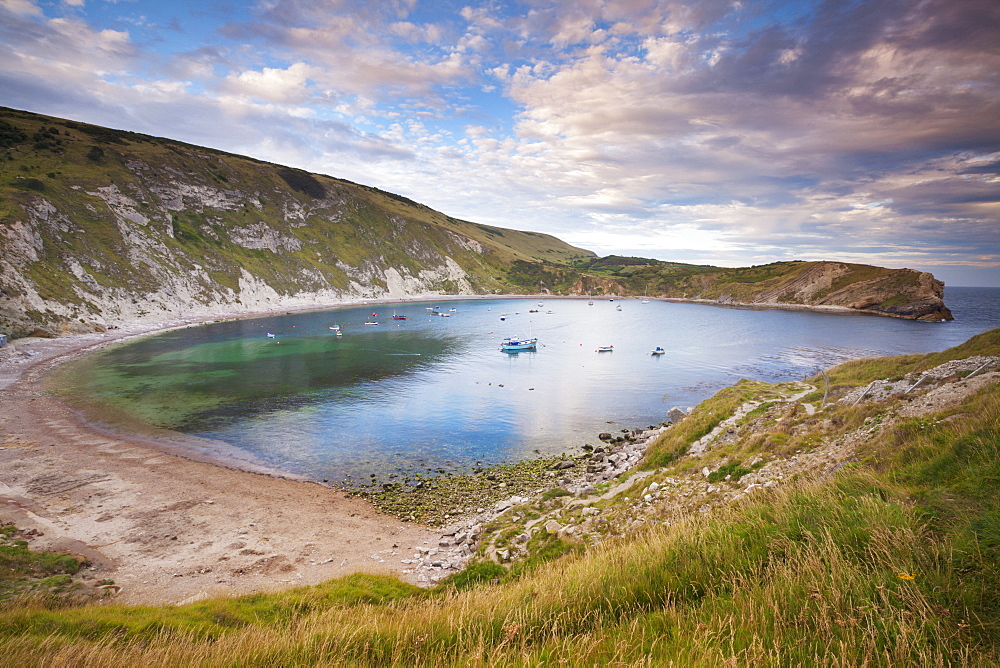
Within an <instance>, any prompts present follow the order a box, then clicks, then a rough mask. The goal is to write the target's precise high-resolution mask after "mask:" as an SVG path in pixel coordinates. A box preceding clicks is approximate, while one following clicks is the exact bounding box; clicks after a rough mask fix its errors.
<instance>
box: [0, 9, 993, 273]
mask: <svg viewBox="0 0 1000 668" xmlns="http://www.w3.org/2000/svg"><path fill="white" fill-rule="evenodd" d="M143 2H144V0H136V3H135V4H133V3H129V4H127V5H126V4H122V5H120V7H122V8H125V7H128V8H130V9H131V8H135V9H137V10H138V11H134V12H133V11H129V12H126V11H120V12H118V15H117V16H116V15H115V12H113V11H111V12H110V13H109V17H110V18H108V19H106V20H104V21H103V22H102V21H101V19H100V18H99V17H100V14H98V13H97V12H93V13H91V12H81V11H79V9H74V8H70V7H66V6H65V5H56V4H54V3H48V4H44V5H39V4H33V3H31V2H28V1H27V0H0V85H3V86H4V91H5V103H6V104H17V105H19V106H22V107H24V108H28V109H32V110H38V111H42V112H46V111H48V112H51V113H60V114H62V115H67V116H71V117H76V118H79V119H80V120H87V121H90V122H98V123H104V124H108V125H112V126H115V127H126V128H127V129H134V130H137V131H142V132H151V133H153V134H164V135H167V136H172V137H176V138H178V139H182V140H184V141H190V142H192V143H206V144H209V145H212V146H216V147H219V148H224V149H226V150H232V151H236V152H245V153H249V154H251V155H254V156H256V157H260V158H263V159H267V160H271V161H275V162H284V163H289V164H292V165H294V166H297V167H303V168H306V169H313V170H316V171H322V172H326V173H330V174H332V175H335V176H342V177H345V178H349V179H351V180H355V181H359V182H364V183H369V184H371V185H376V186H378V187H381V188H384V189H386V190H390V191H394V192H399V193H400V194H404V195H406V196H408V197H411V198H413V199H416V200H418V201H422V202H426V203H427V204H429V205H431V206H434V207H435V208H438V209H441V210H444V211H446V212H447V213H449V214H451V215H456V216H460V217H464V218H469V219H475V220H480V221H482V222H487V223H494V224H498V225H505V226H511V227H517V228H521V229H536V230H541V231H546V232H551V233H555V234H557V235H559V236H562V237H563V238H565V239H567V240H569V241H571V242H576V243H587V244H595V246H596V248H597V249H600V250H602V251H607V252H617V250H619V249H620V248H621V247H627V248H632V249H642V251H643V253H644V254H648V255H652V256H654V257H662V258H664V259H678V260H687V261H694V262H698V263H718V264H741V263H758V264H759V263H760V262H763V261H767V259H768V258H772V259H787V258H796V257H801V258H803V259H806V258H814V257H824V256H825V257H831V258H834V259H836V258H840V259H854V260H860V261H869V262H873V263H884V264H892V263H899V262H908V263H911V264H914V265H916V264H917V263H918V262H921V263H923V264H925V265H928V266H929V265H930V264H932V263H940V262H942V261H943V260H942V258H945V259H946V260H947V261H948V262H951V263H956V264H957V263H960V262H961V261H962V258H966V259H967V260H968V262H969V263H971V265H977V266H978V265H981V264H983V263H986V264H989V263H990V262H995V258H996V257H997V256H998V255H1000V250H998V249H997V244H998V237H1000V232H998V230H1000V212H998V198H997V183H998V181H997V176H998V172H1000V169H998V167H997V165H998V164H1000V122H998V119H1000V77H998V75H997V72H1000V51H998V50H997V48H996V44H997V43H1000V27H998V26H1000V5H997V3H995V2H986V1H981V0H922V1H921V2H919V3H914V2H911V1H909V0H880V1H878V2H876V1H875V0H860V1H858V2H851V3H843V2H839V3H838V2H823V1H821V0H805V1H803V2H797V3H779V5H773V4H769V3H768V4H765V3H740V2H737V3H733V2H731V0H702V1H699V2H685V1H680V0H523V1H521V2H519V3H516V4H511V3H495V2H477V1H473V2H467V3H449V2H443V3H435V4H434V6H433V8H432V9H433V11H430V10H431V7H430V6H429V5H425V4H421V3H417V2H415V0H397V1H394V2H385V3H362V2H360V1H359V0H333V1H331V2H324V3H317V2H315V1H314V0H265V1H263V2H260V3H257V4H254V5H252V6H249V7H248V8H247V9H242V8H239V7H230V8H228V9H226V10H225V11H224V12H223V13H222V14H219V13H216V12H219V11H220V9H219V8H211V9H208V10H206V11H204V12H198V13H197V14H196V13H188V14H182V13H180V12H178V13H177V15H176V17H175V18H174V19H173V20H174V23H172V24H170V23H169V22H168V21H166V20H165V19H164V20H160V21H159V22H158V23H157V22H156V21H154V20H152V18H150V20H148V21H141V22H136V21H134V20H133V21H132V22H131V23H129V20H131V19H132V17H134V16H140V15H142V16H149V17H152V16H153V12H152V11H149V12H146V11H144V10H145V9H150V10H151V9H152V7H151V6H150V7H146V6H144V5H143ZM115 6H116V5H110V7H115ZM220 7H221V6H220ZM90 14H93V17H92V18H88V16H89V15H90ZM220 15H221V16H223V17H224V22H219V19H218V16H220ZM88 21H89V22H88ZM124 25H128V26H129V30H130V31H132V34H130V32H126V31H123V30H120V28H121V26H124ZM157 26H159V27H157ZM616 244H619V245H620V246H619V247H618V248H616ZM984 258H985V259H984ZM990 258H993V259H990ZM971 265H970V266H971Z"/></svg>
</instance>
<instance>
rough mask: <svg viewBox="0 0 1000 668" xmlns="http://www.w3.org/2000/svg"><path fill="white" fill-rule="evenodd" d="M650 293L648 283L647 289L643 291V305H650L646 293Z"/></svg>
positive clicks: (647, 284)
mask: <svg viewBox="0 0 1000 668" xmlns="http://www.w3.org/2000/svg"><path fill="white" fill-rule="evenodd" d="M648 292H649V283H646V287H645V288H643V290H642V303H643V304H648V303H649V300H648V299H646V293H648Z"/></svg>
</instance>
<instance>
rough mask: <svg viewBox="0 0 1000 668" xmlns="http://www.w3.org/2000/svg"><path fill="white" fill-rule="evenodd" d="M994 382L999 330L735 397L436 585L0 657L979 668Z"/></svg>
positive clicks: (102, 612)
mask: <svg viewBox="0 0 1000 668" xmlns="http://www.w3.org/2000/svg"><path fill="white" fill-rule="evenodd" d="M998 367H1000V330H994V331H991V332H987V333H985V334H982V335H979V336H977V337H975V338H973V339H972V340H970V341H969V342H967V343H966V344H963V345H961V346H958V347H956V348H953V349H950V350H947V351H944V352H942V353H936V354H931V355H914V356H906V357H897V358H881V359H877V360H864V361H858V362H850V363H847V364H844V365H841V366H838V367H836V368H834V369H832V370H830V371H829V372H828V373H827V374H826V375H825V382H824V376H822V375H821V376H818V377H817V378H815V379H812V381H811V382H809V383H785V384H779V385H770V384H767V383H760V382H753V381H743V382H741V383H739V384H738V385H736V386H734V387H732V388H727V389H726V390H723V391H722V392H720V393H719V394H718V395H716V396H715V397H713V398H712V399H709V400H708V401H706V402H704V403H703V404H702V405H700V406H699V407H698V408H697V409H696V410H695V411H694V412H693V413H692V414H691V415H689V416H688V417H686V418H684V419H683V420H682V421H681V422H679V423H678V424H676V425H674V426H672V427H670V428H669V429H667V430H666V431H665V432H664V434H663V436H662V437H660V438H659V439H658V440H657V441H656V442H654V443H651V444H650V445H649V447H648V449H647V452H646V458H645V460H644V464H643V469H644V471H642V472H639V473H634V474H633V475H632V478H631V479H629V480H626V481H624V482H620V483H619V485H618V487H617V488H612V489H608V490H607V491H606V492H605V491H604V490H597V492H595V493H590V494H589V495H585V496H574V495H571V494H565V495H560V494H553V493H549V494H545V495H542V496H541V497H539V498H535V499H532V500H529V501H526V502H525V503H523V504H521V505H519V506H515V507H513V508H511V509H510V510H509V511H508V512H507V513H505V514H504V515H502V516H501V517H499V518H498V519H497V521H496V522H495V523H494V525H492V526H491V527H489V530H488V531H487V532H486V533H487V534H488V538H487V539H486V540H483V541H482V543H481V545H480V548H479V550H480V551H479V560H478V561H476V562H474V563H473V565H471V566H470V567H469V568H468V569H466V571H465V572H463V573H462V574H460V575H459V576H456V577H453V578H452V579H451V580H449V581H446V582H444V583H442V584H441V585H439V586H438V587H436V588H435V589H432V590H418V589H415V588H412V587H409V586H406V585H401V584H400V583H398V582H396V581H394V580H391V579H387V578H380V577H373V576H362V575H356V576H352V577H349V578H343V579H340V580H336V581H332V582H329V583H327V584H324V585H321V586H317V587H308V588H299V589H294V590H290V591H287V592H283V593H276V594H267V595H264V594H261V595H255V596H248V597H243V598H238V599H231V600H222V599H220V600H212V601H203V602H200V603H195V604H192V605H186V606H178V607H164V608H127V607H122V606H117V605H113V604H111V605H102V606H94V605H88V606H83V607H59V606H58V605H54V604H52V603H49V604H48V606H46V605H43V604H42V603H41V602H40V603H36V604H32V603H22V604H21V605H19V606H14V607H8V608H7V609H5V610H4V611H3V612H0V651H2V652H3V654H4V656H5V657H7V660H8V662H11V663H12V665H24V666H36V665H37V666H40V665H53V664H59V665H102V666H115V665H123V666H124V665H338V666H372V665H379V666H382V665H401V666H403V665H405V666H409V665H427V666H430V665H463V666H464V665H505V666H506V665H580V666H590V665H650V666H654V665H655V666H661V665H671V664H673V665H747V666H750V665H835V666H839V665H879V666H900V665H910V666H927V665H952V664H957V665H971V666H989V665H996V664H997V662H998V661H1000V653H998V639H1000V569H998V565H1000V503H998V499H1000V393H998V392H997V383H998V380H1000V373H998ZM918 380H919V383H918V382H917V381H918ZM748 481H750V482H748ZM546 517H548V518H559V529H558V530H556V529H555V528H554V527H553V528H551V529H549V528H543V527H542V526H540V525H539V524H538V523H539V522H541V521H544V520H545V518H546ZM518 518H519V519H518ZM545 526H546V527H550V526H551V525H549V524H548V523H546V525H545ZM571 529H572V530H571ZM518 532H526V533H527V534H528V535H529V540H528V541H527V542H526V543H524V544H522V545H518V544H517V542H516V541H515V540H513V536H514V535H515V534H516V533H518ZM507 541H509V543H508V542H507ZM498 544H499V545H506V546H507V550H508V555H509V558H507V559H505V558H503V557H502V556H499V555H498V553H497V552H496V551H495V550H494V551H491V549H492V548H493V547H496V546H497V545H498Z"/></svg>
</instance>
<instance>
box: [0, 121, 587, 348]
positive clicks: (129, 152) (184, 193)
mask: <svg viewBox="0 0 1000 668" xmlns="http://www.w3.org/2000/svg"><path fill="white" fill-rule="evenodd" d="M0 160H2V161H3V164H4V170H3V175H2V177H0V251H2V252H0V277H2V278H3V280H2V281H0V284H2V285H3V291H2V292H0V331H7V332H9V333H13V334H24V333H29V332H27V331H26V330H30V329H32V328H35V329H38V328H46V327H48V328H50V329H51V328H55V329H59V328H61V329H63V330H65V329H67V328H69V329H73V327H74V326H75V328H76V329H81V328H82V329H91V328H99V327H100V326H102V325H103V324H105V323H107V322H119V321H124V320H128V319H131V318H136V317H143V316H144V315H146V314H148V313H153V312H164V313H177V312H178V311H182V310H183V309H184V308H189V309H190V308H192V307H199V306H201V307H205V308H207V307H209V306H211V305H216V304H222V305H228V306H229V307H230V308H240V307H242V308H249V307H252V306H253V305H254V304H266V303H268V301H270V302H275V301H280V300H282V299H287V298H289V297H293V296H295V295H316V294H319V295H325V296H326V298H327V299H335V298H337V297H342V298H349V297H358V296H362V297H379V296H386V295H396V296H405V295H406V294H419V293H455V294H461V293H465V294H470V293H471V294H484V293H495V292H500V293H504V292H512V291H517V290H520V287H519V286H515V285H514V284H512V283H510V282H509V281H508V280H507V273H508V271H509V268H510V266H511V263H513V262H514V261H529V262H535V263H544V262H556V263H562V262H566V261H569V260H571V259H575V258H581V257H587V256H592V255H593V254H592V253H590V252H589V251H586V250H583V249H579V248H575V247H573V246H570V245H568V244H566V243H564V242H562V241H560V240H558V239H556V238H554V237H552V236H550V235H546V234H539V233H531V232H518V231H514V230H505V229H502V228H497V227H490V226H485V225H477V224H473V223H468V222H464V221H460V220H457V219H454V218H451V217H448V216H446V215H444V214H442V213H440V212H437V211H434V210H432V209H430V208H428V207H426V206H423V205H421V204H418V203H416V202H413V201H411V200H409V199H407V198H405V197H401V196H398V195H394V194H392V193H387V192H384V191H381V190H378V189H375V188H370V187H366V186H361V185H358V184H354V183H351V182H348V181H344V180H341V179H336V178H332V177H328V176H323V175H318V174H309V173H307V172H304V171H301V170H296V169H292V168H288V167H282V166H280V165H273V164H269V163H265V162H261V161H259V160H254V159H251V158H246V157H243V156H237V155H232V154H227V153H224V152H221V151H215V150H211V149H206V148H203V147H197V146H191V145H188V144H183V143H181V142H176V141H173V140H169V139H163V138H158V137H151V136H147V135H141V134H136V133H131V132H122V131H117V130H111V129H108V128H102V127H97V126H92V125H87V124H84V123H77V122H74V121H68V120H63V119H56V118H50V117H45V116H40V115H36V114H30V113H27V112H20V111H16V110H11V109H0Z"/></svg>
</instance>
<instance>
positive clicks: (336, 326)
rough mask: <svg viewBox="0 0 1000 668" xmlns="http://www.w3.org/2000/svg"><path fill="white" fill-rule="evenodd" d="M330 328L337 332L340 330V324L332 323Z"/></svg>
mask: <svg viewBox="0 0 1000 668" xmlns="http://www.w3.org/2000/svg"><path fill="white" fill-rule="evenodd" d="M330 329H332V330H333V331H335V332H339V331H340V325H330Z"/></svg>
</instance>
